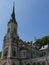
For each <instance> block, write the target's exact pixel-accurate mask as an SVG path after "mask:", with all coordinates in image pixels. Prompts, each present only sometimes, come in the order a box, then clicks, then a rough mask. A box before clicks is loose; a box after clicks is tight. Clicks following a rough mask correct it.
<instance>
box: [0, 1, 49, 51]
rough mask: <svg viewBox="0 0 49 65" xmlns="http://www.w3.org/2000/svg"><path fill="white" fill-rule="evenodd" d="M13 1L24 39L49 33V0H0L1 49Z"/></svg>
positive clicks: (19, 30)
mask: <svg viewBox="0 0 49 65" xmlns="http://www.w3.org/2000/svg"><path fill="white" fill-rule="evenodd" d="M13 1H15V15H16V20H17V23H18V34H19V36H20V38H21V39H22V40H24V41H32V40H34V38H35V37H36V38H41V37H43V36H47V35H49V0H0V51H1V50H2V44H3V37H4V36H5V34H6V30H7V23H8V21H9V20H10V17H11V13H12V7H13Z"/></svg>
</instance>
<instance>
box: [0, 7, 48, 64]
mask: <svg viewBox="0 0 49 65" xmlns="http://www.w3.org/2000/svg"><path fill="white" fill-rule="evenodd" d="M17 30H18V24H17V21H16V19H15V10H14V6H13V11H12V14H11V18H10V20H9V22H8V25H7V33H6V34H5V36H4V40H3V48H2V56H1V59H0V65H49V53H48V51H49V50H48V48H47V49H43V50H38V49H36V48H35V47H34V46H31V45H28V44H27V43H26V42H24V41H23V40H21V39H20V38H19V35H18V32H17ZM48 47H49V46H48Z"/></svg>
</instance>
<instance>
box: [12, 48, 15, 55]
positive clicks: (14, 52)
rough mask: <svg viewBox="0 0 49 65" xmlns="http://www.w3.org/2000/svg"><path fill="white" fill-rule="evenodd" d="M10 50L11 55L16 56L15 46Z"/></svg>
mask: <svg viewBox="0 0 49 65" xmlns="http://www.w3.org/2000/svg"><path fill="white" fill-rule="evenodd" d="M12 51H13V52H12V54H13V56H16V50H15V48H13V50H12Z"/></svg>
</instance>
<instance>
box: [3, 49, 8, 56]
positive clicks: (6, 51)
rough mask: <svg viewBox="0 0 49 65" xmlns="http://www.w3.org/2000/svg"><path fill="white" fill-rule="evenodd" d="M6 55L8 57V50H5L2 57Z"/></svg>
mask: <svg viewBox="0 0 49 65" xmlns="http://www.w3.org/2000/svg"><path fill="white" fill-rule="evenodd" d="M7 55H8V48H6V49H5V51H4V56H7Z"/></svg>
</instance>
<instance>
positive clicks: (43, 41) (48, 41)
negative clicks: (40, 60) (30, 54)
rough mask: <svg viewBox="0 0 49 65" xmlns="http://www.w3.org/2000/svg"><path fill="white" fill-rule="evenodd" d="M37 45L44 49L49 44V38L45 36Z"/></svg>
mask: <svg viewBox="0 0 49 65" xmlns="http://www.w3.org/2000/svg"><path fill="white" fill-rule="evenodd" d="M35 44H36V45H38V46H40V47H42V46H43V47H44V45H47V44H49V36H44V37H42V38H40V39H37V40H36V42H35Z"/></svg>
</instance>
